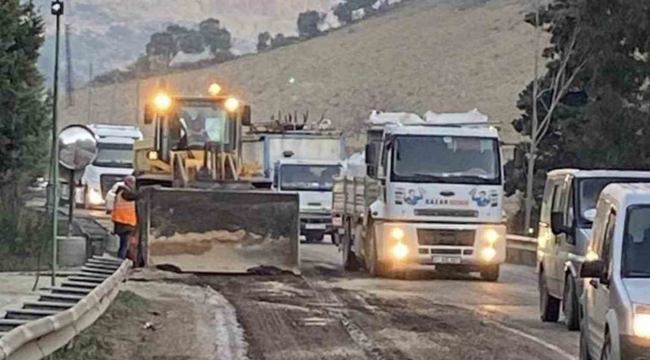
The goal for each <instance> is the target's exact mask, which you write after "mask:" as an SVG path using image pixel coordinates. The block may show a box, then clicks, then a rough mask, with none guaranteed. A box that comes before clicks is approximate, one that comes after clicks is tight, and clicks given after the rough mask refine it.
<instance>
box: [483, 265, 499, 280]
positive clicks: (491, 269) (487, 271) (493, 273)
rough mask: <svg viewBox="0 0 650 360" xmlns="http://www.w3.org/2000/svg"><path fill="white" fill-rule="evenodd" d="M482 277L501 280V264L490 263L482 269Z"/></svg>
mask: <svg viewBox="0 0 650 360" xmlns="http://www.w3.org/2000/svg"><path fill="white" fill-rule="evenodd" d="M481 278H482V279H483V280H485V281H490V282H496V281H498V280H499V264H497V265H488V266H486V267H484V268H483V269H482V270H481Z"/></svg>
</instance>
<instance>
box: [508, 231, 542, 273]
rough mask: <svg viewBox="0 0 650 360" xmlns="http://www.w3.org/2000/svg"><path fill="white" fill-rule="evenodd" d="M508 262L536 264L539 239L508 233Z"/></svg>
mask: <svg viewBox="0 0 650 360" xmlns="http://www.w3.org/2000/svg"><path fill="white" fill-rule="evenodd" d="M506 243H507V245H506V262H507V263H509V264H520V265H528V266H535V265H536V263H537V239H536V238H532V237H527V236H518V235H506Z"/></svg>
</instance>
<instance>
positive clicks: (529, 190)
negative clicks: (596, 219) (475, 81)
mask: <svg viewBox="0 0 650 360" xmlns="http://www.w3.org/2000/svg"><path fill="white" fill-rule="evenodd" d="M539 7H540V0H536V1H535V33H534V37H535V39H534V47H535V49H534V54H535V61H534V67H535V69H534V76H535V77H534V79H533V118H532V127H531V130H530V147H529V152H528V169H527V170H528V173H527V175H526V203H525V207H526V209H525V210H526V213H525V221H524V229H525V231H527V232H528V233H529V234H530V233H532V231H531V230H532V228H531V225H532V224H531V216H532V213H533V202H534V200H535V195H534V194H533V191H534V189H533V188H534V186H533V185H534V181H535V161H536V160H537V132H538V130H539V129H538V127H539V121H538V120H539V119H538V118H537V117H538V114H537V99H538V96H539V79H538V77H539V37H540V33H539Z"/></svg>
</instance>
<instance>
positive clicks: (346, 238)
mask: <svg viewBox="0 0 650 360" xmlns="http://www.w3.org/2000/svg"><path fill="white" fill-rule="evenodd" d="M349 230H350V229H349V226H347V227H346V232H345V234H343V237H342V239H341V243H340V245H339V248H340V249H341V254H342V256H343V268H344V269H345V270H348V271H357V270H359V268H360V266H359V259H358V258H357V255H356V254H355V253H354V251H352V237H351V235H350V231H349Z"/></svg>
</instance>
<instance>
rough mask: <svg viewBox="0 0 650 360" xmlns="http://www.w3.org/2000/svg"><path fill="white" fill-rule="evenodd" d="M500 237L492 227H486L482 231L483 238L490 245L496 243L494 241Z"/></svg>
mask: <svg viewBox="0 0 650 360" xmlns="http://www.w3.org/2000/svg"><path fill="white" fill-rule="evenodd" d="M500 237H501V235H499V233H498V232H497V231H496V230H494V229H487V230H486V231H485V232H484V233H483V238H484V239H485V241H486V242H487V243H488V244H490V245H494V244H496V242H497V241H499V238H500Z"/></svg>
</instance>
